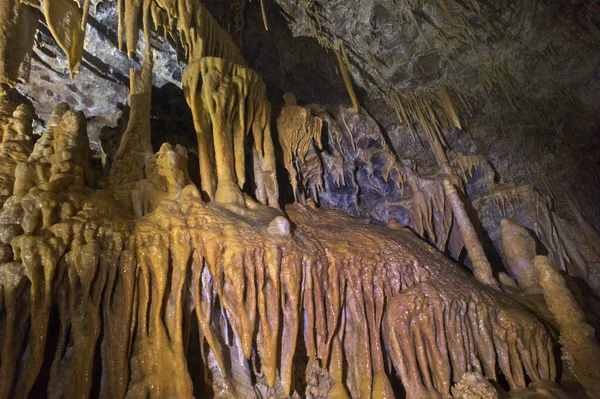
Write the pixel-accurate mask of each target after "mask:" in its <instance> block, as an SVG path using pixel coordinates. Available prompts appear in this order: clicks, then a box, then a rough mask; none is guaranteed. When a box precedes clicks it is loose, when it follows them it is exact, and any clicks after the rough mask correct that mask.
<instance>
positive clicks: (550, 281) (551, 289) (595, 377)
mask: <svg viewBox="0 0 600 399" xmlns="http://www.w3.org/2000/svg"><path fill="white" fill-rule="evenodd" d="M535 270H536V271H537V273H538V275H539V282H540V286H541V287H542V290H543V292H544V298H545V299H546V303H547V304H548V308H549V309H550V311H551V312H552V313H553V314H554V317H555V318H556V321H557V323H558V325H559V331H560V343H561V344H562V357H563V359H564V360H565V361H566V363H567V365H568V366H569V369H570V370H571V372H572V373H573V374H574V375H575V378H576V379H577V381H578V382H579V383H580V384H581V385H582V386H583V388H584V389H585V392H586V393H587V395H588V396H589V397H590V398H596V397H598V396H599V395H600V373H599V371H598V367H597V366H598V363H599V362H600V346H599V345H598V343H597V342H596V340H595V338H594V329H593V328H592V327H591V326H590V325H589V324H587V323H586V322H585V316H584V314H583V312H582V311H581V309H580V308H579V305H578V304H577V302H576V301H575V298H573V295H572V294H571V292H570V291H569V289H568V288H567V286H566V284H565V280H564V279H563V278H562V277H561V275H560V273H558V271H557V270H556V269H555V268H554V267H553V266H552V264H551V263H550V260H549V259H548V258H547V257H545V256H536V257H535Z"/></svg>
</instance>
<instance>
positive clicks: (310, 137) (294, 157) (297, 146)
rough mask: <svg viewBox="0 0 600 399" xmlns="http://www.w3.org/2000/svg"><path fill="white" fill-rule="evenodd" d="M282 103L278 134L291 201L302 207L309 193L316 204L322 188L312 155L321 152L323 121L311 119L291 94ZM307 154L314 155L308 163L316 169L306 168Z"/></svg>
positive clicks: (318, 165)
mask: <svg viewBox="0 0 600 399" xmlns="http://www.w3.org/2000/svg"><path fill="white" fill-rule="evenodd" d="M284 101H285V107H284V108H283V109H282V110H281V115H279V117H278V118H277V134H278V136H279V144H280V145H281V150H282V152H283V162H284V164H285V168H286V170H287V171H288V173H289V175H290V182H291V184H292V190H293V192H294V197H295V199H296V201H299V202H301V203H304V200H305V199H304V197H303V194H302V193H303V192H304V191H308V192H310V193H311V194H312V198H313V199H314V200H315V201H316V200H317V195H318V192H319V191H320V190H322V188H323V176H322V175H323V166H322V164H321V160H320V158H319V157H318V156H316V154H314V151H315V150H316V149H321V148H322V144H321V132H322V129H323V121H322V120H321V118H319V117H318V116H315V115H311V112H310V110H309V109H308V108H305V107H301V106H299V105H298V104H297V103H296V97H295V96H294V95H293V94H292V93H286V94H285V96H284ZM309 152H312V153H313V154H312V156H311V158H310V159H312V160H313V162H312V163H313V164H314V165H315V166H314V167H311V168H309V167H307V166H308V165H309V162H307V155H308V154H309ZM297 171H301V173H302V174H301V175H300V176H298V172H297ZM299 182H300V183H301V184H302V186H301V187H299V185H298V183H299ZM303 188H304V189H303Z"/></svg>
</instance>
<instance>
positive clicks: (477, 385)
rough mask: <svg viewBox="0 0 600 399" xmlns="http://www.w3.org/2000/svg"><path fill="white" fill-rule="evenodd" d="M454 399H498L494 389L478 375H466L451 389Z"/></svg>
mask: <svg viewBox="0 0 600 399" xmlns="http://www.w3.org/2000/svg"><path fill="white" fill-rule="evenodd" d="M452 397H453V398H455V399H499V398H500V396H499V395H498V391H497V390H496V388H495V387H494V386H493V385H492V384H491V383H490V382H489V381H488V380H486V379H485V377H484V376H482V375H481V374H479V373H466V374H465V375H463V377H462V379H461V380H460V381H459V382H458V384H456V385H455V386H453V387H452Z"/></svg>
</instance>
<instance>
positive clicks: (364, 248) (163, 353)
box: [0, 0, 589, 398]
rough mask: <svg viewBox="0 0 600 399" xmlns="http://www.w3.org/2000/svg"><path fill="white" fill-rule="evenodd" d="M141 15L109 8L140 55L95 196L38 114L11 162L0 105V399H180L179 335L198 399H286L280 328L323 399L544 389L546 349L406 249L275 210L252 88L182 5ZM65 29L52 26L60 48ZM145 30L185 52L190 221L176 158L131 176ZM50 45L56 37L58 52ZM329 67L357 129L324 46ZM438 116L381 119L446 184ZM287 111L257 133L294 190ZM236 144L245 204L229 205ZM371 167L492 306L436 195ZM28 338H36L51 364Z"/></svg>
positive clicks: (449, 116)
mask: <svg viewBox="0 0 600 399" xmlns="http://www.w3.org/2000/svg"><path fill="white" fill-rule="evenodd" d="M53 1H54V2H55V3H56V2H57V1H58V0H53ZM50 3H51V2H50V1H48V0H46V2H45V7H47V6H48V4H50ZM65 4H66V3H65ZM69 4H70V3H69ZM86 4H89V2H88V3H86ZM153 4H154V3H150V1H149V0H145V1H141V0H139V1H134V2H128V1H126V2H124V3H123V2H122V1H121V2H119V12H120V13H121V14H122V15H121V16H120V17H119V20H120V25H122V24H123V23H125V24H126V31H127V32H126V36H127V51H128V54H129V55H130V56H131V55H132V54H133V52H134V51H135V47H136V46H135V41H136V40H137V34H138V29H137V26H136V24H137V19H138V17H139V9H140V7H141V6H143V12H144V14H143V21H144V33H145V36H146V51H147V52H146V58H145V60H144V63H143V65H142V69H141V71H139V72H137V71H132V73H131V92H130V96H129V102H130V106H131V115H130V119H129V122H128V126H127V129H126V131H125V132H124V134H123V137H122V139H121V143H120V146H119V149H118V152H117V156H116V159H115V161H114V163H113V165H112V169H111V171H110V174H109V185H108V186H107V188H104V189H102V188H93V187H94V178H93V177H94V176H93V174H92V173H91V168H90V148H89V140H88V137H87V132H86V120H85V116H84V115H83V114H82V113H80V112H79V113H78V112H74V111H71V110H70V109H69V107H68V106H66V104H59V106H57V107H56V109H55V110H54V112H53V114H52V116H51V118H50V120H49V121H48V123H47V128H46V131H45V132H44V134H43V135H42V136H41V138H40V139H39V140H38V141H37V142H36V144H35V146H34V148H33V150H32V151H31V154H28V152H29V147H28V140H29V138H30V124H31V119H30V115H28V114H27V111H26V109H25V108H23V107H21V108H17V109H16V110H15V109H13V108H11V106H10V105H8V104H6V103H5V102H1V101H2V100H3V99H0V125H1V126H3V129H4V131H3V135H2V141H3V142H2V144H4V143H5V138H7V139H11V140H14V139H15V138H17V139H18V140H17V141H19V142H20V143H19V146H20V147H19V151H21V150H22V151H21V152H18V151H15V154H14V156H15V157H18V161H19V162H18V163H17V164H16V166H15V167H14V175H13V176H12V178H13V179H14V189H13V191H12V192H10V193H9V192H8V191H7V194H6V195H10V197H8V198H7V199H6V202H5V204H4V206H3V208H2V210H1V211H0V255H1V262H0V398H8V397H16V398H23V397H28V395H30V392H31V390H32V388H33V386H34V385H36V384H39V385H40V387H39V389H42V390H43V389H45V388H46V389H47V393H48V396H49V397H84V398H85V397H88V396H90V395H92V393H95V392H92V391H93V387H94V385H97V386H98V387H99V389H100V396H108V397H124V396H127V397H151V398H157V397H192V396H193V394H194V392H193V389H194V387H193V385H192V380H193V379H192V375H191V373H192V372H195V370H193V369H192V368H189V369H188V361H187V360H188V359H187V349H188V340H189V337H190V329H191V328H192V326H193V325H196V324H197V328H198V329H199V331H197V335H198V336H199V337H200V342H199V346H200V347H201V358H202V360H203V361H204V365H205V366H206V367H210V361H212V360H208V359H209V358H210V359H214V363H216V364H215V365H214V366H213V369H212V370H211V372H210V373H206V375H209V374H210V375H212V381H211V384H213V386H214V387H218V386H219V381H220V379H222V380H223V385H224V386H225V390H226V392H224V394H230V395H232V396H239V397H252V396H255V395H256V396H258V393H256V391H255V390H258V388H257V387H258V386H259V385H260V386H263V387H266V388H265V389H270V390H271V391H270V393H271V394H272V393H273V392H275V390H277V393H278V394H279V392H283V394H284V395H286V396H290V395H292V394H296V393H295V392H294V383H293V381H294V379H295V378H294V376H295V374H296V370H294V356H295V352H296V350H297V348H298V345H299V344H300V342H299V341H300V339H299V338H300V333H299V331H300V328H302V330H303V333H302V340H303V342H302V343H303V344H304V345H305V349H306V355H307V357H308V359H309V367H308V368H307V369H308V370H309V371H307V373H309V372H311V371H310V370H311V369H312V370H314V369H319V370H322V371H325V370H327V371H328V378H329V379H330V381H331V389H330V390H329V392H327V396H328V397H332V398H333V397H335V398H339V397H350V396H352V397H365V398H366V397H371V396H372V397H375V398H384V397H392V396H393V395H394V392H393V390H392V384H391V383H390V380H389V378H388V376H389V375H390V374H391V373H394V372H395V373H397V374H398V375H399V376H400V379H401V383H402V384H403V386H404V389H405V391H406V392H407V396H408V398H436V397H450V392H451V387H452V385H453V384H454V385H456V384H459V385H460V382H461V381H463V380H467V379H469V378H470V377H469V376H470V375H472V374H471V373H476V374H477V375H478V376H481V375H485V378H487V379H488V380H492V381H493V380H497V379H498V376H497V370H499V371H500V372H502V374H503V375H504V378H505V379H506V381H507V382H508V384H509V385H510V387H511V388H512V389H518V388H523V387H525V382H526V378H527V379H529V380H531V381H533V382H534V383H536V382H538V381H546V380H553V379H554V378H555V377H556V370H555V363H554V359H553V351H552V349H553V347H552V341H551V337H550V334H549V333H548V330H547V329H546V327H545V326H544V325H543V324H542V323H540V322H539V321H538V320H537V319H536V318H535V317H534V316H533V315H531V314H530V313H528V312H527V311H526V310H525V309H523V308H522V307H520V306H519V305H517V304H515V303H514V302H512V301H511V299H509V298H508V297H506V296H504V295H502V294H501V293H499V292H496V291H493V290H492V289H490V288H488V287H485V286H482V285H481V284H478V283H477V282H475V281H473V280H472V279H470V278H469V277H468V276H467V275H465V274H464V273H463V272H462V271H461V270H460V268H459V267H458V266H457V265H455V264H453V263H452V262H450V261H449V260H448V259H447V258H445V257H444V256H443V255H442V254H441V253H439V252H437V251H434V250H432V249H431V247H430V246H428V245H427V244H426V243H424V242H423V241H422V240H420V239H419V238H417V237H415V236H414V235H413V234H412V233H411V232H409V231H407V230H406V229H397V228H394V229H391V228H390V229H388V228H385V227H382V226H371V225H365V224H359V223H357V222H356V221H354V220H352V219H351V218H349V217H347V216H344V215H343V214H341V213H338V212H335V211H331V210H327V209H323V208H317V207H316V206H308V207H304V206H302V205H299V204H294V205H291V206H288V207H286V208H285V209H284V212H282V211H281V210H279V209H278V207H279V206H278V188H277V184H276V176H275V154H274V153H275V150H274V148H273V147H274V146H273V142H272V138H271V132H270V120H271V105H270V103H269V102H268V101H267V98H266V87H265V84H264V82H263V81H262V80H261V79H260V77H259V76H258V75H257V74H256V72H255V71H253V70H251V69H249V68H247V67H246V65H245V61H244V60H243V58H242V57H241V54H240V51H239V49H238V48H237V47H236V46H235V45H234V44H233V40H232V39H231V37H230V36H229V35H228V34H226V32H225V31H224V30H223V29H222V28H221V27H219V26H218V24H217V23H216V22H215V21H214V19H213V18H212V16H210V14H208V12H207V11H206V10H205V9H204V8H203V7H202V6H201V5H200V4H199V3H198V2H191V1H187V0H177V1H174V0H157V2H156V5H157V6H160V10H158V9H156V8H152V7H153ZM307 7H308V6H307ZM53 11H56V9H55V10H53ZM59 11H60V10H59ZM71 11H72V10H71ZM71 11H70V12H71ZM77 11H78V9H77ZM163 11H164V12H166V13H167V14H166V15H167V17H166V18H165V14H164V13H163ZM312 12H313V13H314V14H313V16H314V18H315V20H316V23H317V24H318V23H319V20H318V14H317V13H316V11H314V10H313V11H312ZM0 15H1V14H0ZM56 15H57V14H56ZM56 15H55V14H52V17H53V18H54V17H56ZM69 15H76V13H75V11H72V14H69ZM79 16H80V17H81V18H74V19H73V21H76V24H77V27H78V29H79V30H82V29H83V28H82V27H81V25H83V26H85V24H84V23H83V21H84V19H85V18H84V17H82V16H81V15H79ZM150 16H152V17H153V21H154V23H155V24H157V23H159V21H160V23H161V24H165V23H166V24H169V28H170V29H171V28H173V26H171V24H173V23H174V21H175V19H176V20H177V25H178V26H177V28H178V30H179V34H180V38H181V41H182V43H183V45H184V47H185V49H186V51H187V52H188V58H189V66H188V68H187V70H186V72H185V75H184V87H185V92H186V98H187V101H188V103H189V105H190V107H191V109H192V113H193V116H194V123H195V128H196V131H197V134H198V142H199V152H200V162H201V168H200V169H201V178H202V191H203V192H204V194H205V197H208V198H209V199H213V200H214V201H212V202H207V201H205V200H204V199H205V198H203V196H202V194H201V193H200V192H199V191H198V189H197V188H196V187H195V186H193V185H191V184H190V179H189V176H188V175H187V155H186V153H185V149H183V148H182V147H179V146H176V147H172V146H171V145H169V144H163V146H162V147H161V148H160V150H159V152H158V153H157V154H153V151H152V146H151V143H150V93H151V84H152V82H151V81H152V55H151V50H150V45H149V41H150V28H149V27H150V20H149V19H150ZM69 22H72V21H70V20H69ZM65 26H68V29H66V30H65V31H61V32H62V33H61V34H64V32H70V34H71V33H73V32H75V33H78V32H79V31H78V30H77V29H75V28H73V29H71V25H65ZM119 30H120V32H121V33H122V32H123V28H122V27H121V28H120V29H119ZM56 32H59V31H58V30H57V31H56ZM53 33H54V32H53ZM55 35H58V34H57V33H55ZM58 36H59V37H60V35H58ZM119 37H120V38H119V41H121V34H119ZM70 39H71V40H74V41H73V42H69V41H68V40H66V39H65V40H64V41H63V45H64V48H65V51H66V52H67V54H68V56H69V55H70V57H71V58H69V66H70V67H71V66H73V67H75V65H76V64H77V62H76V61H77V51H76V50H74V49H76V48H78V47H76V46H74V44H77V43H78V42H77V41H78V40H79V38H78V37H70ZM67 49H68V51H67ZM337 53H338V54H337V55H338V60H339V63H340V69H341V71H342V75H344V80H345V82H346V83H347V86H348V83H350V85H349V92H350V95H351V98H352V100H353V104H354V106H355V108H356V109H357V111H358V101H357V99H356V94H355V93H353V90H351V81H350V78H349V73H348V70H347V67H348V66H349V62H348V60H347V56H346V55H345V51H344V49H343V45H341V44H340V48H339V49H338V52H337ZM73 63H75V64H73ZM440 96H441V98H440V99H438V101H440V104H438V105H439V107H441V108H443V111H444V115H446V119H440V117H439V115H437V114H436V112H437V111H436V109H435V107H434V103H433V102H429V101H425V100H423V99H418V98H417V97H413V98H411V100H410V101H408V102H407V101H404V99H402V100H401V101H400V102H399V114H400V115H401V116H402V117H403V119H404V120H406V121H408V114H409V113H410V115H411V116H414V118H415V120H418V121H419V123H420V124H421V125H422V126H423V129H426V134H427V136H428V139H429V140H430V141H431V143H433V144H435V148H434V151H435V152H436V156H437V158H438V161H439V163H440V166H441V167H442V174H444V175H445V176H446V177H447V178H450V179H452V177H453V176H452V175H451V173H450V171H449V170H448V160H447V157H446V156H445V153H444V149H443V135H442V129H443V128H447V127H449V126H450V123H452V125H453V126H456V127H460V121H459V120H458V113H457V110H456V109H455V108H454V106H453V104H452V102H451V100H449V99H448V98H447V97H449V95H448V93H447V92H445V94H444V93H441V94H440ZM288 99H289V100H290V101H286V102H287V103H288V104H287V106H286V107H285V108H284V110H283V111H285V112H283V111H282V117H283V119H281V118H282V117H280V119H281V121H282V122H281V127H282V128H280V132H279V134H280V142H281V144H282V147H284V148H283V149H284V153H287V155H286V165H285V166H286V167H288V170H289V171H290V175H291V174H292V170H295V168H296V167H297V165H294V158H296V160H302V161H303V162H305V163H306V165H304V166H306V170H308V173H307V174H306V175H305V176H302V178H306V179H307V180H306V181H315V180H318V179H319V178H320V179H322V171H323V169H322V168H323V167H322V164H321V159H320V157H319V156H318V154H316V152H317V150H320V149H321V142H320V139H321V137H320V136H321V130H322V123H323V120H322V118H320V117H317V116H316V115H311V112H309V110H308V109H307V108H304V107H298V106H297V105H295V103H294V102H293V101H291V99H290V97H289V96H288ZM278 122H279V121H278ZM278 125H279V123H278ZM11 129H12V130H11ZM348 130H349V129H348ZM250 131H252V139H253V147H252V156H253V159H252V163H253V172H254V179H253V181H254V183H255V185H256V198H257V199H258V202H255V201H254V200H252V199H251V198H249V197H247V196H244V194H243V192H242V190H241V189H242V188H243V186H244V185H245V183H246V170H245V169H246V162H245V160H246V156H247V154H246V151H245V147H244V141H245V139H246V137H247V136H248V135H249V134H250ZM350 136H351V134H350ZM348 139H349V140H352V137H349V138H348ZM21 141H23V142H22V143H21ZM334 141H335V140H331V142H334ZM7 142H11V141H7ZM2 144H0V155H1V154H2V152H1V149H2V148H3V147H2ZM338 146H340V144H339V138H338ZM382 146H383V147H384V148H386V150H387V147H386V145H385V144H382ZM7 147H8V146H7ZM311 150H312V151H313V154H314V157H313V156H312V155H313V154H309V153H310V152H311ZM354 151H357V148H356V146H354ZM387 151H388V152H389V150H387ZM360 152H361V155H360V156H361V157H367V158H368V157H370V156H372V155H373V154H374V153H372V152H371V153H370V152H369V151H368V150H361V151H360ZM378 154H379V155H381V152H379V153H378ZM11 155H12V153H11ZM388 155H390V159H389V160H388V162H384V163H383V168H382V170H381V171H379V172H381V177H382V179H383V180H385V181H386V182H388V181H389V180H390V179H392V178H393V177H392V175H397V176H398V180H399V181H400V183H401V184H402V186H404V185H405V184H406V185H407V186H408V187H407V189H408V188H410V191H411V194H412V197H410V200H409V201H410V205H407V202H402V204H403V205H404V206H406V207H407V208H410V209H411V217H412V218H413V220H412V223H413V227H414V229H415V230H418V231H419V232H420V233H421V235H422V236H428V237H429V239H430V240H431V241H432V242H435V243H436V244H437V245H438V248H440V249H443V248H445V246H446V245H447V241H448V239H449V235H450V234H451V229H452V218H453V217H454V220H456V222H457V224H458V227H459V229H460V231H461V233H462V234H463V237H464V241H465V243H466V245H467V248H468V251H469V255H470V256H471V259H472V260H473V264H474V269H475V273H474V274H475V277H476V278H477V279H478V280H480V281H483V282H484V283H486V284H488V285H491V286H492V287H497V283H496V281H495V280H494V279H493V276H492V271H491V267H490V265H489V263H487V260H486V259H485V255H484V254H483V250H482V248H481V244H480V243H479V242H478V241H477V237H476V235H475V234H474V231H473V226H472V225H471V223H470V221H469V220H468V217H467V215H466V212H465V209H464V206H463V204H462V203H461V202H460V198H459V197H458V194H457V192H456V189H455V188H454V186H452V183H450V180H444V184H443V186H442V185H440V184H439V181H437V180H435V179H424V178H423V179H421V178H420V177H419V176H418V175H417V174H416V173H415V172H413V171H411V170H410V169H409V168H404V167H403V166H401V165H399V164H398V162H397V160H396V159H395V158H394V157H393V156H392V155H391V154H388ZM331 164H333V163H328V164H327V165H331ZM341 169H343V159H342V168H341ZM11 171H12V165H11V168H7V171H6V174H7V175H9V174H10V172H11ZM343 179H344V175H343V170H342V175H341V177H339V178H338V182H339V183H343ZM9 180H10V178H9V177H7V180H6V181H9ZM339 183H338V184H339ZM305 185H310V184H306V183H305ZM318 189H319V187H318V186H317V185H315V190H314V191H318ZM442 190H443V191H442ZM295 191H296V190H295ZM11 194H12V195H11ZM295 194H296V193H295ZM444 194H445V195H444ZM261 203H262V204H261ZM448 203H450V205H451V207H452V208H451V207H450V206H448ZM264 205H269V206H264ZM313 205H314V204H313ZM411 207H412V208H411ZM274 208H276V209H274ZM395 225H396V223H390V226H391V227H397V226H395ZM563 288H564V287H563ZM192 313H194V314H195V317H196V319H197V323H191V322H190V320H189V319H190V318H191V317H192ZM576 322H577V323H579V324H581V323H582V320H581V317H580V318H579V319H577V320H576ZM577 323H575V324H577ZM579 324H577V326H578V327H579V326H580V325H579ZM50 326H53V328H54V329H55V330H56V332H57V334H56V336H55V337H54V336H53V341H55V342H52V345H50V343H49V342H47V337H48V335H49V331H51V330H49V329H50ZM588 333H589V330H588ZM563 335H564V334H563ZM587 338H589V334H588V336H587ZM205 343H206V344H207V345H208V348H209V350H210V352H211V353H210V354H208V353H207V352H206V351H205V350H204V349H205ZM565 347H567V345H565ZM51 349H53V351H52V350H51ZM51 352H53V353H51ZM573 353H575V352H573ZM572 356H573V355H572ZM576 356H579V353H577V355H576ZM46 360H52V361H51V362H49V361H46ZM49 363H51V364H49ZM525 374H527V375H525ZM576 374H577V373H576ZM578 376H579V377H580V375H578ZM481 378H483V377H481ZM580 378H581V377H580ZM584 378H585V377H584ZM46 380H48V381H47V382H46Z"/></svg>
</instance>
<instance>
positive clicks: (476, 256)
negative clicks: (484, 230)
mask: <svg viewBox="0 0 600 399" xmlns="http://www.w3.org/2000/svg"><path fill="white" fill-rule="evenodd" d="M444 192H445V193H446V197H447V198H448V201H449V202H450V204H451V205H452V210H453V212H454V220H455V221H456V223H457V224H458V227H459V229H460V233H461V234H462V237H463V241H464V243H465V247H466V248H467V252H468V254H469V257H470V258H471V262H473V274H474V275H475V278H476V279H477V280H479V281H481V282H482V283H484V284H487V285H490V286H492V287H495V288H498V282H497V281H496V279H494V276H493V274H492V267H491V265H490V263H489V262H488V260H487V257H486V256H485V252H483V247H482V246H481V243H480V242H479V238H478V237H477V233H476V232H475V228H474V227H473V224H472V223H471V221H470V220H469V216H468V215H467V212H466V211H465V206H464V204H463V203H462V201H461V199H460V197H459V196H458V193H457V191H456V188H454V186H453V185H452V183H451V182H450V180H447V179H446V180H444Z"/></svg>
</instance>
